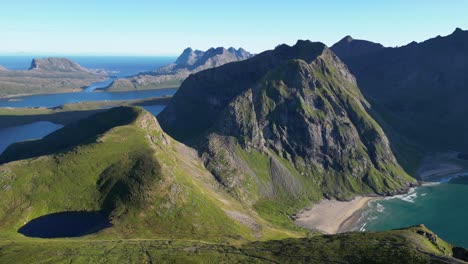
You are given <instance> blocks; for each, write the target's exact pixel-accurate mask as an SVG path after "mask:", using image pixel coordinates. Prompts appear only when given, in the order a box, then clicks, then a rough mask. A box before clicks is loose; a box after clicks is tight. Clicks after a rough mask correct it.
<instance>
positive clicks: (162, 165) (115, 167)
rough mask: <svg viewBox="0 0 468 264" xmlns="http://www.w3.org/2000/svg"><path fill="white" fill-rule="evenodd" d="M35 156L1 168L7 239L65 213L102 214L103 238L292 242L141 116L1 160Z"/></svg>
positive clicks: (113, 116)
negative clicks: (104, 218) (276, 239)
mask: <svg viewBox="0 0 468 264" xmlns="http://www.w3.org/2000/svg"><path fill="white" fill-rule="evenodd" d="M57 142H58V143H57ZM59 143H60V144H59ZM31 149H34V150H35V155H34V157H32V158H30V159H26V160H18V161H14V162H10V163H6V164H3V165H1V166H0V175H1V177H0V180H1V182H0V185H1V186H2V190H3V191H2V199H1V201H0V219H1V221H0V230H2V233H3V236H7V237H18V236H19V235H18V234H16V231H17V230H18V229H19V228H20V227H21V226H22V225H24V224H25V223H27V222H28V221H30V220H32V219H34V218H37V217H39V216H43V215H48V214H52V213H58V212H67V211H101V212H103V213H105V215H106V216H107V217H109V219H110V220H111V223H112V224H113V227H111V228H108V229H105V230H104V231H102V232H100V233H98V234H97V235H96V236H98V237H113V238H115V237H139V238H142V237H161V238H204V239H205V240H216V241H218V240H222V241H226V240H230V239H236V240H237V239H253V237H256V238H257V239H260V238H268V237H285V236H290V235H293V234H291V233H288V232H286V233H285V232H283V231H277V230H276V229H275V228H274V227H272V226H271V225H270V224H268V223H266V221H264V220H263V219H261V218H260V217H259V216H258V215H257V214H255V213H254V212H252V211H251V210H249V209H248V208H246V207H245V206H243V205H241V204H240V203H238V202H237V201H235V200H234V199H232V198H230V197H229V196H228V195H226V194H224V192H222V191H221V190H220V189H219V188H218V187H217V183H216V182H215V181H214V179H213V177H212V175H211V174H209V173H208V172H207V171H206V170H205V169H204V167H203V164H202V162H201V161H200V160H199V158H198V157H197V155H196V154H195V153H194V151H193V150H192V149H189V148H187V147H185V146H184V145H182V144H180V143H178V142H176V141H174V140H173V139H171V138H170V137H168V136H167V135H165V134H164V133H163V132H162V130H161V129H160V128H159V125H158V123H157V121H156V120H155V118H154V117H153V116H152V115H151V114H149V113H147V112H146V111H144V110H142V109H140V108H130V107H119V108H113V109H111V110H108V111H106V112H103V113H99V114H96V115H94V116H91V117H89V118H87V119H84V120H82V121H80V122H78V123H74V124H70V125H67V126H65V127H64V128H62V129H61V130H58V131H57V132H55V133H53V134H51V135H49V136H48V137H46V138H44V139H42V140H39V141H31V142H24V143H19V144H16V145H13V146H12V147H11V148H10V150H9V151H7V152H6V153H4V154H3V155H2V156H1V158H2V160H5V157H15V158H8V160H11V159H18V158H19V157H21V158H24V157H30V156H32V155H30V153H31V152H30V150H31ZM12 150H15V151H14V152H13V151H12ZM12 153H14V155H13V154H12ZM298 234H299V233H298Z"/></svg>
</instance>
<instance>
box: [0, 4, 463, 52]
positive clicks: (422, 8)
mask: <svg viewBox="0 0 468 264" xmlns="http://www.w3.org/2000/svg"><path fill="white" fill-rule="evenodd" d="M467 11H468V0H453V1H452V0H445V1H443V0H391V1H390V0H389V1H377V0H327V1H324V0H319V1H316V0H303V1H302V0H280V1H276V0H269V1H266V0H237V1H223V0H217V1H214V0H199V1H191V0H186V1H182V0H165V1H161V0H125V1H121V0H113V1H110V0H79V1H77V0H12V1H9V0H3V1H1V3H0V36H1V37H0V53H2V54H5V53H17V52H27V53H42V54H53V53H57V54H68V55H72V54H81V55H89V54H96V55H104V54H114V55H177V54H179V53H180V52H181V51H182V50H183V49H184V48H185V47H188V46H190V47H193V48H197V49H207V48H209V47H212V46H225V47H228V46H234V47H244V48H245V49H247V50H249V51H252V52H256V53H257V52H260V51H263V50H266V49H272V48H274V47H275V46H276V45H278V44H281V43H287V44H293V43H295V42H296V40H297V39H310V40H314V41H322V42H324V43H325V44H327V45H332V44H333V43H335V42H336V41H338V40H340V39H341V38H342V37H344V36H345V35H351V36H353V37H354V38H360V39H368V40H372V41H375V42H380V43H382V44H384V45H385V46H401V45H404V44H407V43H409V42H411V41H412V40H415V41H422V40H425V39H427V38H430V37H434V36H437V35H448V34H450V33H452V32H453V31H454V29H455V28H456V27H460V28H462V29H465V30H466V29H468V13H467Z"/></svg>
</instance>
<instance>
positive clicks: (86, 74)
mask: <svg viewBox="0 0 468 264" xmlns="http://www.w3.org/2000/svg"><path fill="white" fill-rule="evenodd" d="M106 78H107V72H106V71H103V70H94V69H87V68H85V67H82V66H81V65H79V64H77V63H75V62H73V61H71V60H69V59H66V58H36V59H33V60H32V61H31V66H30V68H29V69H28V70H20V71H15V70H8V69H6V68H5V67H2V66H0V98H1V97H11V96H19V95H30V94H43V93H63V92H74V91H81V90H82V89H83V88H84V87H86V86H88V85H90V84H91V83H93V82H98V81H103V80H105V79H106Z"/></svg>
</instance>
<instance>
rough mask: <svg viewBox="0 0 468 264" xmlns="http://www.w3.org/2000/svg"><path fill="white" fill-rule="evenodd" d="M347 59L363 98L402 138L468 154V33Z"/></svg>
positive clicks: (458, 30) (336, 46) (338, 52)
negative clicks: (467, 117)
mask: <svg viewBox="0 0 468 264" xmlns="http://www.w3.org/2000/svg"><path fill="white" fill-rule="evenodd" d="M352 43H353V42H351V44H349V45H348V47H347V48H348V49H352ZM341 44H343V43H341ZM341 44H340V45H339V43H337V44H336V45H334V46H333V48H332V49H334V51H336V52H337V54H340V51H341V50H343V49H345V48H343V47H341V48H340V49H338V47H340V46H341ZM339 56H341V55H339ZM342 56H343V57H341V58H342V59H343V60H344V62H345V63H346V64H347V65H348V66H349V67H350V70H351V72H352V73H353V74H354V75H355V76H356V78H357V80H358V84H359V87H360V88H361V89H362V91H363V93H364V94H365V95H366V97H368V98H369V99H370V100H371V101H372V102H373V103H374V105H376V106H379V109H377V110H379V111H380V112H381V113H382V116H385V117H386V120H385V121H387V122H388V123H389V124H390V125H393V127H394V128H396V129H397V130H398V132H399V133H400V134H403V135H404V136H405V137H408V138H410V139H411V140H412V141H414V142H417V143H418V144H419V145H420V146H422V147H423V148H425V149H427V151H447V150H456V151H462V152H466V151H468V141H467V140H466V134H467V133H468V125H467V123H466V122H463V120H465V119H466V116H467V114H468V105H467V104H466V103H465V102H466V101H467V100H468V77H467V74H466V73H467V72H468V60H466V58H468V32H467V31H463V30H461V29H457V30H455V32H453V33H452V34H451V35H449V36H446V37H441V36H438V37H436V38H433V39H429V40H427V41H424V42H422V43H416V42H412V43H410V44H408V45H406V46H403V47H399V48H381V49H380V50H378V51H375V52H372V53H367V54H360V55H357V56H352V57H350V56H346V54H344V55H342Z"/></svg>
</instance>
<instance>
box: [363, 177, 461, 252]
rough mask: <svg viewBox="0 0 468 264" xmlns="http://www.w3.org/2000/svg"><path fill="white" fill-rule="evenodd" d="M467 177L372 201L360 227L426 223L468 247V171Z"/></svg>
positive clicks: (456, 243) (388, 228) (378, 228)
mask: <svg viewBox="0 0 468 264" xmlns="http://www.w3.org/2000/svg"><path fill="white" fill-rule="evenodd" d="M458 176H461V175H458ZM463 176H465V177H456V178H453V179H452V180H446V181H442V182H439V183H430V184H426V185H423V186H421V187H418V188H415V189H412V190H410V192H409V193H408V194H404V195H397V196H395V197H389V198H386V199H382V200H377V201H372V202H370V204H369V208H368V209H367V210H366V211H365V212H364V213H363V215H362V216H361V219H360V220H359V223H358V227H357V229H359V230H361V231H382V230H390V229H395V228H402V227H407V226H411V225H418V224H424V225H426V226H427V227H428V228H429V229H431V230H432V231H434V232H435V233H437V234H438V235H439V236H440V237H441V238H442V239H444V240H446V241H448V242H450V243H452V244H454V245H458V246H464V247H468V177H466V176H468V174H467V175H463Z"/></svg>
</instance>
